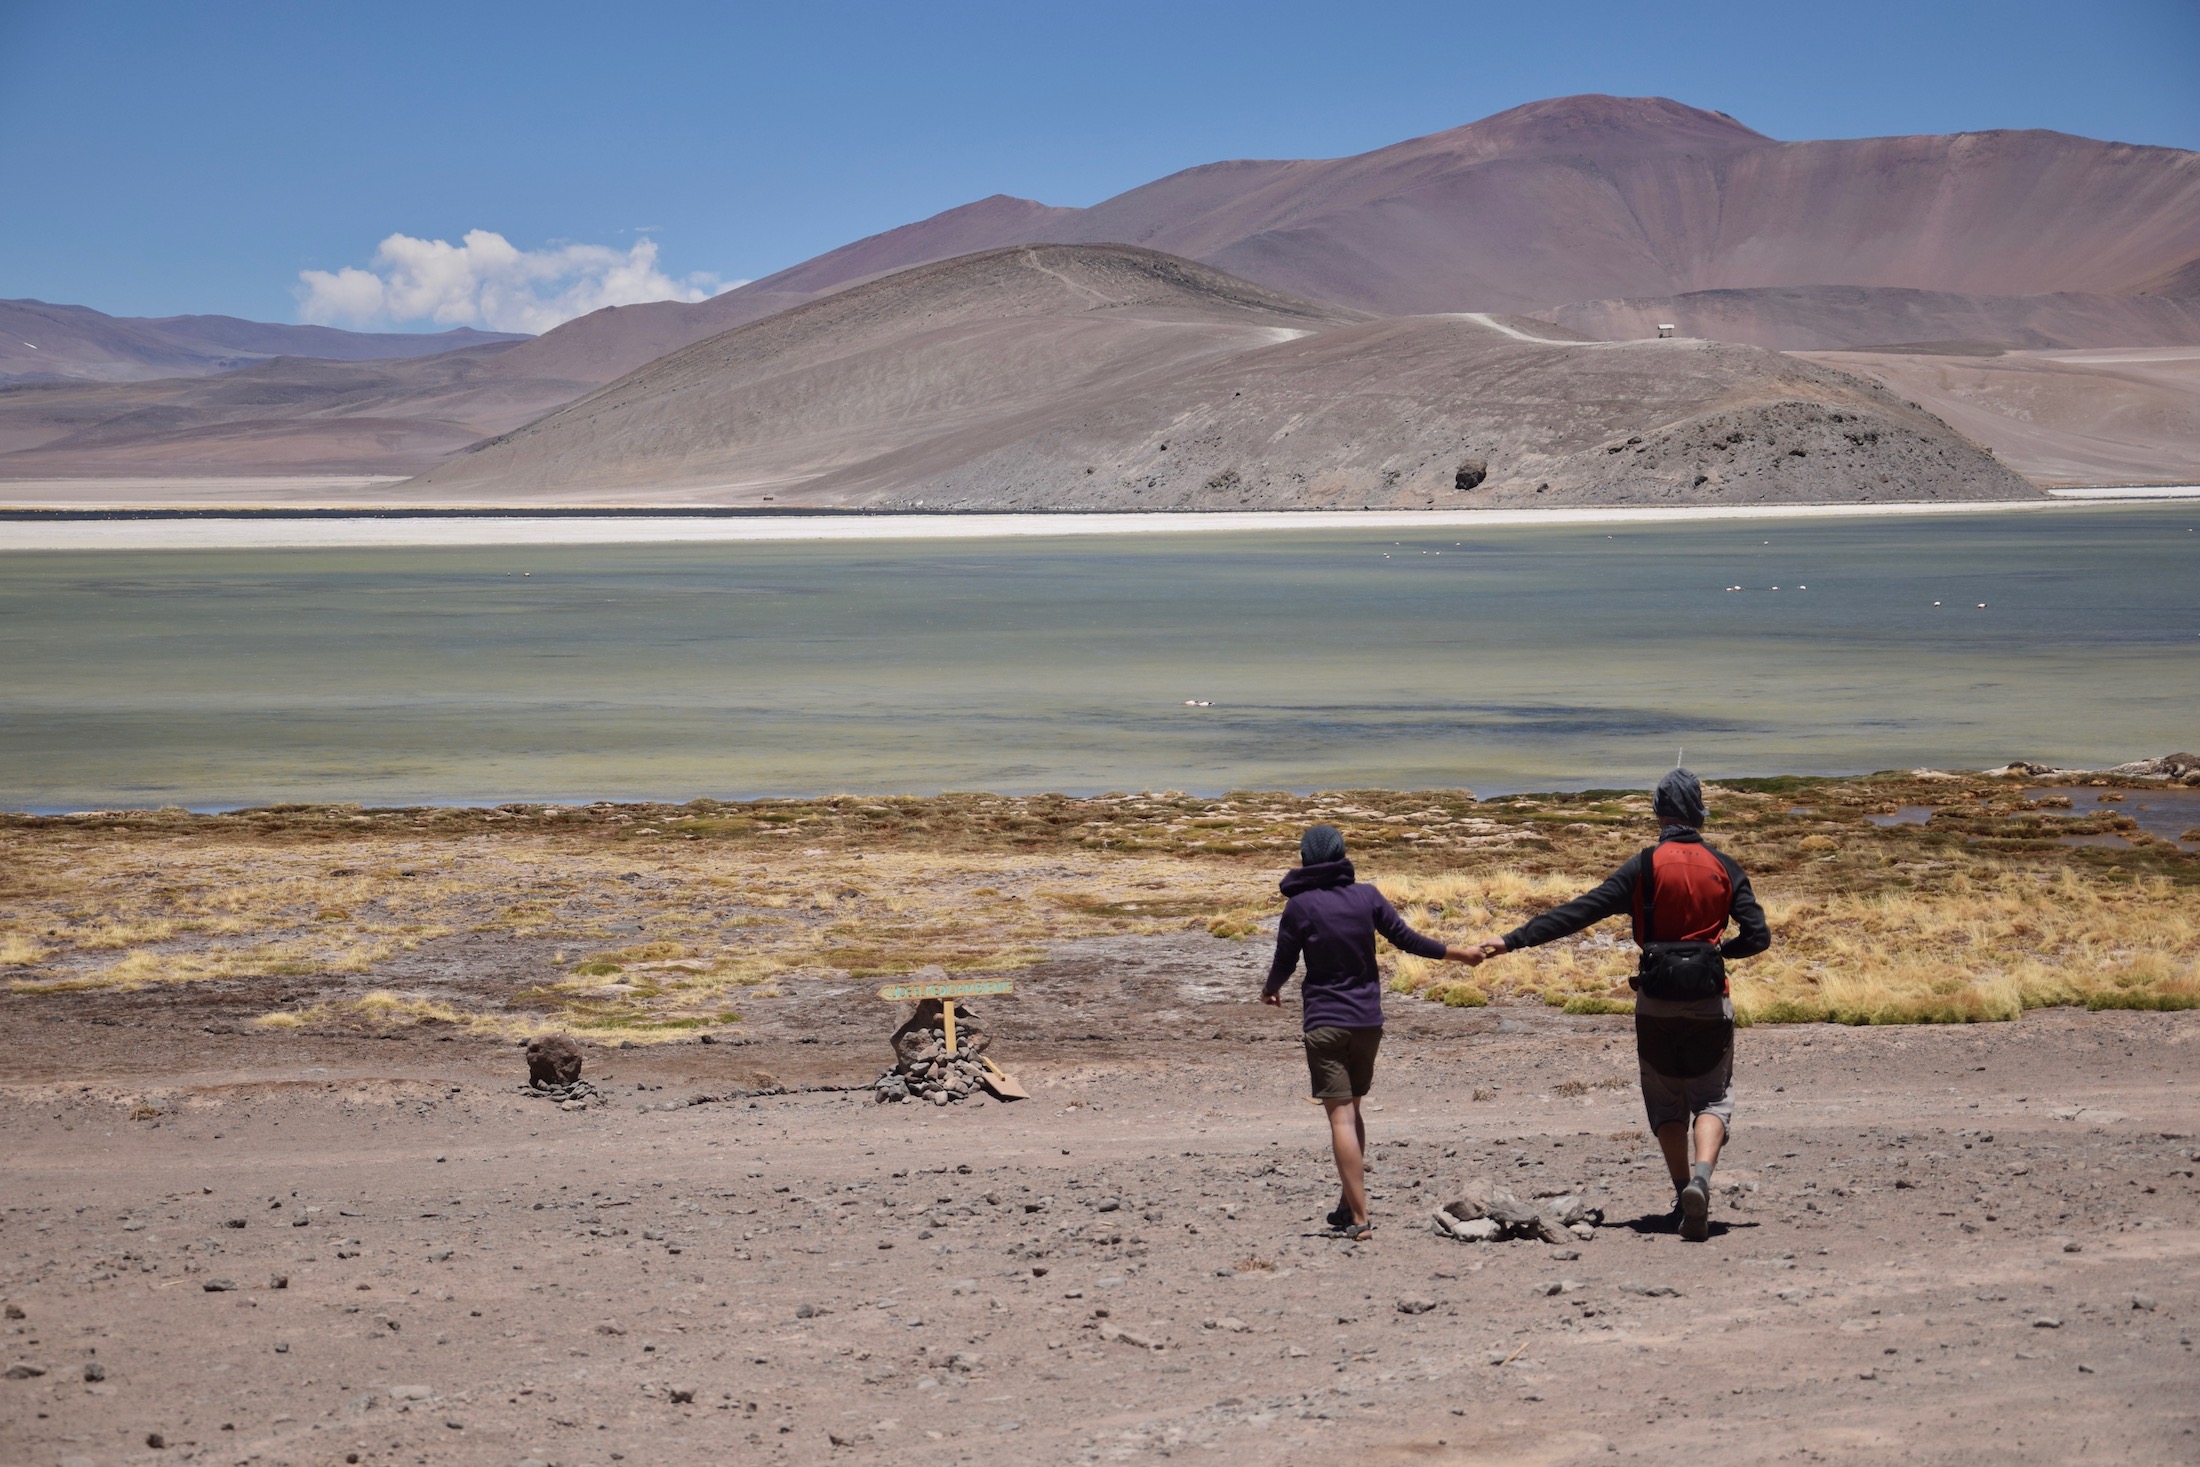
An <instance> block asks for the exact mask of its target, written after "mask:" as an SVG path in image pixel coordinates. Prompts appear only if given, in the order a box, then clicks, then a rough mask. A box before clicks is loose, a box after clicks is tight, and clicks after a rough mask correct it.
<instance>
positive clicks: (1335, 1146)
mask: <svg viewBox="0 0 2200 1467" xmlns="http://www.w3.org/2000/svg"><path fill="white" fill-rule="evenodd" d="M1283 894H1284V896H1285V897H1286V898H1287V900H1286V901H1285V902H1284V904H1283V920H1282V921H1280V922H1278V923H1277V924H1276V958H1275V961H1274V962H1273V963H1271V964H1269V966H1268V984H1267V986H1266V987H1265V988H1263V989H1262V990H1261V995H1260V1001H1261V1002H1262V1003H1265V1004H1278V1005H1280V1004H1281V1003H1282V1002H1283V998H1282V993H1283V985H1284V984H1285V983H1286V982H1288V981H1289V980H1290V977H1291V974H1292V971H1293V970H1294V969H1296V968H1297V967H1298V965H1299V959H1300V958H1301V957H1303V958H1305V960H1306V981H1305V983H1304V984H1303V985H1302V993H1303V1008H1304V1015H1305V1029H1306V1068H1307V1072H1308V1074H1309V1075H1310V1077H1311V1078H1312V1080H1313V1085H1314V1098H1315V1099H1316V1100H1318V1101H1320V1102H1321V1103H1322V1106H1323V1108H1324V1109H1325V1110H1327V1112H1328V1114H1329V1144H1330V1149H1331V1150H1332V1151H1333V1152H1335V1154H1336V1158H1337V1176H1338V1178H1339V1179H1340V1180H1341V1181H1342V1182H1343V1184H1344V1191H1343V1197H1342V1199H1341V1200H1340V1201H1339V1202H1338V1203H1337V1209H1336V1211H1334V1212H1332V1213H1330V1214H1329V1219H1328V1220H1329V1225H1330V1226H1331V1227H1333V1228H1335V1229H1337V1230H1338V1231H1340V1232H1342V1233H1344V1234H1345V1235H1346V1236H1347V1237H1349V1238H1352V1239H1353V1240H1354V1241H1358V1240H1359V1239H1362V1238H1366V1237H1368V1236H1369V1235H1370V1234H1372V1233H1373V1232H1374V1231H1375V1229H1374V1226H1373V1225H1372V1224H1371V1223H1369V1221H1368V1217H1367V1182H1366V1167H1365V1161H1364V1157H1365V1154H1366V1150H1367V1122H1366V1120H1365V1119H1364V1118H1363V1117H1362V1116H1361V1114H1360V1101H1361V1099H1362V1098H1363V1097H1365V1096H1366V1094H1367V1091H1368V1086H1369V1085H1370V1084H1371V1083H1372V1082H1373V1080H1374V1078H1375V1051H1376V1049H1377V1047H1379V1046H1380V1045H1381V1044H1382V1042H1383V992H1382V981H1381V978H1380V977H1379V975H1378V974H1377V973H1376V970H1375V934H1376V933H1378V932H1380V933H1381V934H1382V935H1383V936H1384V937H1385V938H1387V939H1389V941H1390V944H1391V945H1392V946H1393V947H1396V948H1400V949H1403V950H1404V951H1406V952H1409V953H1413V954H1415V955H1416V956H1418V957H1424V958H1448V959H1450V960H1451V961H1453V962H1455V963H1465V964H1468V965H1469V966H1470V967H1471V966H1472V965H1474V964H1476V963H1479V962H1481V961H1482V949H1481V948H1479V947H1465V948H1461V947H1449V946H1446V945H1445V944H1443V943H1441V942H1438V941H1436V939H1434V938H1432V937H1423V936H1422V935H1421V934H1420V933H1418V932H1415V931H1414V930H1413V929H1412V928H1411V927H1408V926H1407V925H1406V921H1405V918H1403V917H1401V916H1399V915H1398V909H1397V908H1396V907H1393V906H1392V905H1391V904H1390V900H1389V898H1387V897H1385V896H1384V895H1383V894H1382V893H1381V892H1380V891H1377V890H1376V889H1375V888H1374V887H1372V886H1365V885H1361V884H1360V883H1358V882H1356V881H1354V880H1353V876H1352V863H1351V862H1350V861H1349V860H1347V859H1346V858H1345V853H1344V834H1343V832H1341V831H1339V830H1338V829H1337V827H1336V826H1334V825H1316V826H1313V827H1311V828H1310V829H1308V831H1307V832H1306V834H1305V835H1304V836H1303V837H1301V838H1300V840H1299V865H1298V867H1297V869H1295V870H1293V871H1292V872H1291V873H1290V874H1289V875H1287V876H1285V877H1284V878H1283Z"/></svg>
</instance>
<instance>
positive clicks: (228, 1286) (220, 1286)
mask: <svg viewBox="0 0 2200 1467" xmlns="http://www.w3.org/2000/svg"><path fill="white" fill-rule="evenodd" d="M199 1287H200V1288H202V1289H204V1290H205V1291H206V1292H207V1293H209V1294H226V1293H228V1292H230V1291H231V1290H232V1289H234V1288H236V1287H237V1282H236V1280H234V1279H208V1280H207V1281H206V1282H205V1283H203V1284H200V1285H199Z"/></svg>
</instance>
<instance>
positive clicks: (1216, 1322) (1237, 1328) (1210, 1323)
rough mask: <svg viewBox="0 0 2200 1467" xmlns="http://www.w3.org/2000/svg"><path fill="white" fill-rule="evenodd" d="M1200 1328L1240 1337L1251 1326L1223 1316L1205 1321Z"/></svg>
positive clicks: (1230, 1316) (1232, 1317)
mask: <svg viewBox="0 0 2200 1467" xmlns="http://www.w3.org/2000/svg"><path fill="white" fill-rule="evenodd" d="M1201 1327H1202V1328H1204V1329H1216V1330H1221V1331H1223V1332H1224V1333H1226V1334H1233V1335H1242V1334H1244V1333H1245V1332H1246V1331H1247V1330H1249V1329H1251V1328H1252V1326H1251V1325H1249V1324H1247V1323H1246V1322H1245V1321H1244V1320H1242V1319H1239V1318H1237V1317H1236V1316H1234V1315H1229V1314H1225V1315H1223V1316H1222V1317H1221V1318H1220V1319H1210V1320H1207V1321H1206V1322H1205V1323H1204V1324H1203V1325H1202V1326H1201Z"/></svg>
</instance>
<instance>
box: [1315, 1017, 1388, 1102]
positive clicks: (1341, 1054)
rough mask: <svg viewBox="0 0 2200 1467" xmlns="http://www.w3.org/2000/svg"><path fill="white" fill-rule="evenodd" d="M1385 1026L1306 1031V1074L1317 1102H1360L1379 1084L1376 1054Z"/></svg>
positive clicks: (1326, 1028)
mask: <svg viewBox="0 0 2200 1467" xmlns="http://www.w3.org/2000/svg"><path fill="white" fill-rule="evenodd" d="M1382 1043H1383V1026H1382V1025H1380V1024H1376V1025H1372V1026H1371V1027H1368V1028H1365V1029H1342V1028H1335V1027H1325V1028H1320V1029H1309V1030H1307V1031H1306V1072H1307V1075H1308V1077H1309V1078H1311V1079H1312V1080H1313V1082H1314V1098H1315V1099H1316V1100H1357V1099H1359V1098H1360V1097H1361V1096H1363V1095H1365V1094H1367V1091H1368V1087H1369V1086H1370V1085H1372V1084H1374V1083H1375V1051H1376V1050H1377V1049H1379V1048H1381V1047H1382Z"/></svg>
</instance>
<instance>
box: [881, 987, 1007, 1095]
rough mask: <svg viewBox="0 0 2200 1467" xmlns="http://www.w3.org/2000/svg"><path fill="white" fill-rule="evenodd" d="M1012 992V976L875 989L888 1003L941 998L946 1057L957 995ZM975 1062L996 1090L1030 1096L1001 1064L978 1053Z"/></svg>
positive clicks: (950, 1052)
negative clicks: (1007, 1073)
mask: <svg viewBox="0 0 2200 1467" xmlns="http://www.w3.org/2000/svg"><path fill="white" fill-rule="evenodd" d="M1015 991H1016V981H1015V980H1014V979H1013V978H949V979H943V980H933V981H926V982H922V983H889V984H887V985H886V986H885V987H884V988H881V989H880V990H879V991H878V996H879V997H880V998H883V999H885V1000H887V1001H888V1002H889V1003H908V1002H910V1001H911V1000H914V1001H916V1002H918V1003H922V1002H923V1001H924V1000H926V999H928V998H936V999H938V1000H939V1001H940V1027H941V1031H942V1032H941V1037H942V1038H943V1039H945V1040H946V1042H947V1055H948V1058H950V1059H953V1058H954V1056H955V1000H956V999H958V998H975V997H977V996H979V995H980V994H987V993H1014V992H1015ZM978 1063H979V1064H981V1065H983V1066H984V1067H985V1070H986V1073H987V1074H988V1075H989V1076H991V1081H990V1083H991V1086H992V1088H993V1090H994V1091H995V1093H997V1094H1000V1095H1003V1096H1004V1097H1008V1096H1012V1097H1014V1098H1015V1099H1018V1100H1023V1099H1028V1098H1029V1097H1028V1096H1027V1095H1026V1094H1025V1092H1024V1088H1023V1087H1022V1086H1021V1085H1018V1084H1017V1083H1016V1082H1015V1081H1014V1080H1012V1079H1010V1078H1009V1077H1008V1076H1007V1075H1004V1074H1002V1073H1001V1070H1000V1067H999V1066H998V1065H996V1064H994V1063H993V1061H991V1060H989V1059H987V1058H986V1057H985V1056H983V1055H980V1056H978Z"/></svg>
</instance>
